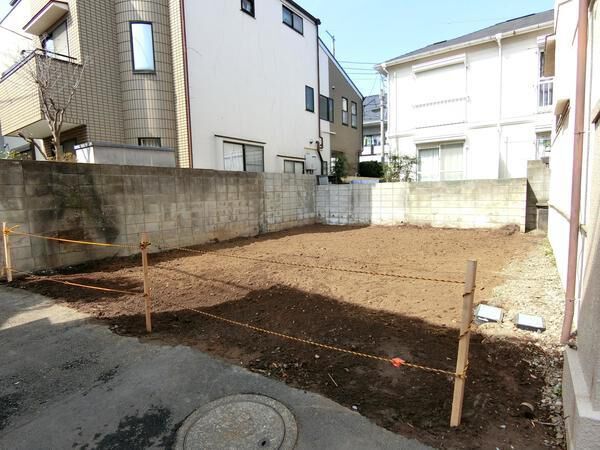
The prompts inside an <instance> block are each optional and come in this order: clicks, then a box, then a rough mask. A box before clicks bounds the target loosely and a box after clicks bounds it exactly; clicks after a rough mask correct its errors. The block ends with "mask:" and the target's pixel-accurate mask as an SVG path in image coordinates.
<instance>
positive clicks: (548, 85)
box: [538, 77, 554, 112]
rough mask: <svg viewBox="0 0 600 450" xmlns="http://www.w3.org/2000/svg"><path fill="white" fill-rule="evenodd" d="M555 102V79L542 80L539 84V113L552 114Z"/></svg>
mask: <svg viewBox="0 0 600 450" xmlns="http://www.w3.org/2000/svg"><path fill="white" fill-rule="evenodd" d="M553 101H554V77H544V78H540V80H539V82H538V112H550V111H551V110H552V103H553Z"/></svg>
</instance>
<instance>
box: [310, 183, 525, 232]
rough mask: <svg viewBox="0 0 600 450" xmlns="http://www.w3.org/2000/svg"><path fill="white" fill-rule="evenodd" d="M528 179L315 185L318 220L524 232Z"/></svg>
mask: <svg viewBox="0 0 600 450" xmlns="http://www.w3.org/2000/svg"><path fill="white" fill-rule="evenodd" d="M526 200H527V180H526V179H525V178H515V179H506V180H469V181H446V182H423V183H382V184H375V185H364V184H350V185H329V186H317V218H318V220H319V221H320V222H321V223H326V224H331V225H353V224H374V225H398V224H402V223H412V224H421V225H431V226H434V227H451V228H500V227H503V226H505V225H509V224H516V225H518V226H519V228H520V230H521V231H525V212H526Z"/></svg>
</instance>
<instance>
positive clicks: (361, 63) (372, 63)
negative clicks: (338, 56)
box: [339, 61, 380, 66]
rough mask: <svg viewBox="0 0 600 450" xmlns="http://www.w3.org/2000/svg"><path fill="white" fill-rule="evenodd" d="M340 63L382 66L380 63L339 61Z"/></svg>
mask: <svg viewBox="0 0 600 450" xmlns="http://www.w3.org/2000/svg"><path fill="white" fill-rule="evenodd" d="M339 62H340V63H342V64H371V65H373V66H376V65H377V64H380V63H378V62H365V61H339Z"/></svg>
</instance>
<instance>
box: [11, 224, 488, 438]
mask: <svg viewBox="0 0 600 450" xmlns="http://www.w3.org/2000/svg"><path fill="white" fill-rule="evenodd" d="M2 236H3V250H4V251H3V256H4V266H3V270H4V272H5V275H6V279H7V281H8V282H9V283H11V282H12V281H13V274H15V273H16V274H21V275H27V276H29V277H32V278H33V279H34V280H41V281H49V282H55V283H60V284H65V285H68V286H74V287H80V288H83V289H92V290H98V291H103V292H112V293H119V294H124V295H134V296H137V295H143V298H144V315H145V321H146V331H147V332H148V333H151V332H152V305H151V292H152V290H151V287H150V276H149V264H148V249H149V248H150V246H151V245H152V244H151V243H150V241H149V240H148V234H147V233H146V232H142V233H141V235H140V240H139V243H137V244H127V243H121V244H113V243H106V242H93V241H82V240H75V239H69V238H62V237H56V236H44V235H40V234H34V233H28V232H24V231H19V225H14V226H9V224H7V223H6V222H3V224H2ZM11 236H16V237H27V238H29V239H37V240H40V241H47V242H58V243H61V244H66V245H78V246H91V247H102V248H116V249H127V250H130V251H133V250H139V252H140V254H141V264H142V272H143V291H142V292H136V291H124V290H121V289H113V288H108V287H101V286H94V285H88V284H82V283H73V282H70V281H67V280H60V279H58V278H54V277H49V276H40V275H36V274H34V273H32V272H29V271H25V270H20V269H16V268H15V267H13V262H12V252H11V244H10V242H11ZM163 245H165V244H164V242H163ZM158 249H159V250H163V251H164V250H181V251H187V252H192V253H196V254H202V255H203V254H206V252H204V251H199V250H194V249H190V248H185V247H170V248H166V247H163V246H158ZM219 256H221V257H227V258H237V259H242V260H252V261H258V262H262V263H265V264H281V265H288V266H297V267H302V268H312V269H317V270H336V271H342V272H348V273H352V274H359V273H360V274H366V275H371V276H381V277H393V278H402V279H408V280H419V281H423V282H436V283H451V284H461V282H459V281H456V280H448V279H441V278H433V277H424V276H415V275H403V274H396V273H384V272H376V271H368V270H357V269H345V268H342V267H332V266H322V265H311V264H298V263H293V262H284V261H274V260H267V259H263V258H252V257H248V256H244V255H238V254H232V253H224V254H220V255H219ZM476 272H477V262H476V261H468V262H467V267H466V275H465V280H464V283H463V284H464V290H463V296H462V297H463V300H462V302H463V307H462V316H461V326H460V333H459V337H458V355H457V360H456V370H455V371H454V372H451V371H448V370H443V369H439V368H434V367H428V366H424V365H421V364H417V363H414V362H409V361H406V360H404V359H402V358H400V357H394V358H390V357H386V356H381V355H374V354H369V353H364V352H359V351H355V350H348V349H345V348H341V347H338V346H334V345H329V344H324V343H321V342H317V341H314V340H310V339H302V338H298V337H295V336H291V335H287V334H283V333H279V332H277V331H273V330H268V329H265V328H260V327H256V326H253V325H251V324H248V323H244V322H239V321H236V320H231V319H228V318H226V317H222V316H218V315H216V314H211V313H209V312H206V311H203V310H200V309H197V308H189V307H187V308H185V309H187V310H189V311H191V312H194V313H196V314H200V315H202V316H204V317H206V318H210V319H213V320H218V321H221V322H224V323H227V324H229V325H234V326H239V327H243V328H246V329H248V330H251V331H254V332H258V333H262V334H268V335H271V336H276V337H278V338H281V339H285V340H289V341H293V342H299V343H302V344H306V345H311V346H315V347H319V348H323V349H326V350H330V351H336V352H341V353H345V354H349V355H353V356H355V357H357V358H366V359H371V360H376V361H381V362H385V363H389V364H391V365H393V366H394V367H396V368H401V367H407V368H411V369H416V370H423V371H425V372H429V373H434V374H438V375H443V376H451V377H453V378H454V393H453V399H452V412H451V419H450V426H451V427H457V426H459V425H460V423H461V418H462V408H463V401H464V390H465V383H466V378H467V370H468V366H469V344H470V338H471V326H472V324H473V303H474V297H475V279H476ZM172 306H174V307H181V305H175V304H172Z"/></svg>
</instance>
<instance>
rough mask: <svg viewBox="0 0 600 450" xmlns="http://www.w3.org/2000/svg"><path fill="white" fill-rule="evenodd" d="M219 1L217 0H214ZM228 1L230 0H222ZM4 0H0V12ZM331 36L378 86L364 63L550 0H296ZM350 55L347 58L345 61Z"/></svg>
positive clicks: (367, 82)
mask: <svg viewBox="0 0 600 450" xmlns="http://www.w3.org/2000/svg"><path fill="white" fill-rule="evenodd" d="M219 1H222V0H219ZM228 1H230V0H228ZM8 2H9V0H0V16H3V15H4V14H5V13H6V12H7V11H8ZM297 2H298V3H300V4H301V5H302V6H303V7H304V8H306V9H307V10H308V11H309V12H311V13H312V14H313V15H315V16H317V17H318V18H320V19H321V21H322V22H323V23H322V25H321V37H322V38H323V40H324V41H325V42H326V43H327V45H328V46H329V47H331V39H330V38H329V36H328V35H327V34H326V31H329V32H331V33H332V34H334V35H335V37H336V57H337V59H338V60H340V61H344V63H343V65H344V67H345V68H346V69H347V71H348V73H349V74H350V76H351V77H352V79H353V80H354V81H355V82H356V84H357V85H358V87H359V88H360V90H361V91H362V93H363V95H369V94H375V93H377V92H379V87H380V86H379V79H378V77H377V75H376V74H375V73H374V72H373V71H372V70H370V69H372V64H357V63H377V62H382V61H385V60H387V59H390V58H393V57H395V56H398V55H401V54H402V53H405V52H408V51H411V50H415V49H417V48H420V47H423V46H425V45H428V44H431V43H433V42H437V41H442V40H444V39H450V38H453V37H456V36H460V35H462V34H466V33H469V32H471V31H475V30H478V29H481V28H485V27H487V26H489V25H493V24H495V23H498V22H502V21H504V20H507V19H512V18H514V17H519V16H523V15H525V14H530V13H533V12H540V11H544V10H547V9H551V8H552V7H553V5H554V0H297ZM346 61H352V63H349V62H346Z"/></svg>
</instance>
